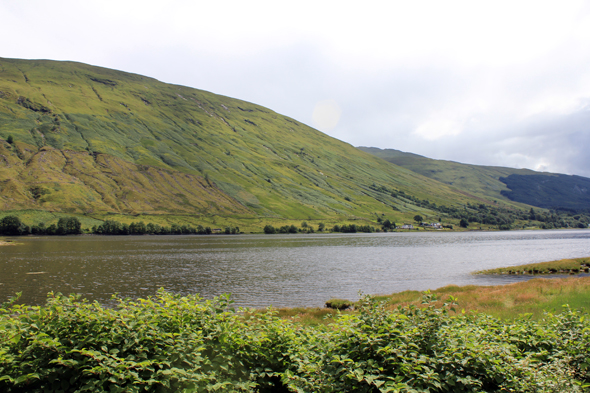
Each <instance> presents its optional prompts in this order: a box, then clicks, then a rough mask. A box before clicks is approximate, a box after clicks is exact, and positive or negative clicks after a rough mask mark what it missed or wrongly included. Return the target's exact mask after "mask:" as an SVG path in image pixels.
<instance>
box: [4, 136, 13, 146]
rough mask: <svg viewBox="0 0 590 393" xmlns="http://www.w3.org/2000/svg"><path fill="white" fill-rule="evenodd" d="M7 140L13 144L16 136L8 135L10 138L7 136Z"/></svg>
mask: <svg viewBox="0 0 590 393" xmlns="http://www.w3.org/2000/svg"><path fill="white" fill-rule="evenodd" d="M6 142H8V143H10V144H11V145H12V144H13V143H14V138H13V137H12V135H8V138H6Z"/></svg>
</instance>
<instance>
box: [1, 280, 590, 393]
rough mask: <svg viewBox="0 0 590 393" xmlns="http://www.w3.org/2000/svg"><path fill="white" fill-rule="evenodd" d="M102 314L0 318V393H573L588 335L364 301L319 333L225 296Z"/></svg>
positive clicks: (586, 375)
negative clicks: (240, 307) (242, 307)
mask: <svg viewBox="0 0 590 393" xmlns="http://www.w3.org/2000/svg"><path fill="white" fill-rule="evenodd" d="M115 300H116V305H115V306H114V307H110V308H109V307H103V306H101V305H100V304H98V303H89V302H87V301H85V300H81V299H80V298H79V297H76V296H73V295H72V296H69V297H64V296H61V295H53V294H50V295H49V296H48V300H47V303H46V305H45V306H42V307H33V306H24V305H19V304H16V302H15V301H14V300H13V301H12V302H11V303H9V304H4V305H2V306H0V391H2V392H8V393H12V392H23V391H27V392H57V391H67V392H82V391H111V392H177V391H186V392H189V391H190V392H202V391H203V392H205V391H227V392H236V391H243V392H283V391H284V392H286V391H291V392H407V393H409V392H500V391H511V392H580V391H582V388H583V387H582V384H585V383H588V382H589V381H590V370H589V367H588V364H589V363H588V360H587V359H589V358H590V356H589V355H590V322H589V320H588V318H586V316H585V315H582V314H581V313H579V312H573V311H571V310H570V309H568V308H566V309H565V311H564V312H562V313H561V314H557V315H551V314H548V315H547V317H546V319H545V320H544V321H534V320H531V319H527V318H521V319H517V320H515V321H512V322H504V321H501V320H498V319H495V318H492V317H490V316H487V315H484V314H480V315H458V316H451V315H449V313H448V312H447V310H448V309H449V308H450V307H452V306H453V304H454V299H452V298H451V299H449V300H450V301H449V302H447V303H446V304H445V305H444V306H443V307H441V308H437V307H434V305H433V304H434V302H435V301H436V300H437V299H436V297H435V296H434V295H431V294H429V293H426V294H425V297H424V305H423V307H421V308H420V307H406V308H398V309H397V310H393V311H391V310H387V309H385V306H384V305H383V304H382V303H378V302H377V301H376V300H375V299H374V298H371V297H364V298H362V299H361V300H360V301H359V302H358V303H357V310H358V311H357V312H355V313H347V314H340V315H339V316H338V317H337V319H336V320H334V321H333V323H331V324H330V325H327V326H325V325H315V326H303V325H296V324H293V323H292V322H289V321H286V320H282V319H280V318H278V317H277V314H276V313H275V312H273V311H272V310H270V309H269V310H267V311H266V312H248V313H238V312H235V311H233V310H232V308H231V305H232V302H231V300H230V299H229V297H228V296H221V297H218V298H215V299H213V300H203V299H201V298H199V297H198V296H196V295H191V296H179V295H172V294H169V293H166V292H164V291H163V290H160V291H159V292H158V293H157V295H156V296H155V297H153V298H148V299H138V300H135V301H133V300H129V299H125V300H122V299H115Z"/></svg>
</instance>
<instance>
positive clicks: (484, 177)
mask: <svg viewBox="0 0 590 393" xmlns="http://www.w3.org/2000/svg"><path fill="white" fill-rule="evenodd" d="M359 149H360V150H362V151H364V152H367V153H370V154H373V155H375V156H377V157H380V158H382V159H384V160H386V161H388V162H391V163H393V164H396V165H399V166H402V167H404V168H407V169H409V170H411V171H413V172H416V173H418V174H420V175H423V176H427V177H430V178H432V179H435V180H438V181H440V182H443V183H446V184H449V185H452V186H453V187H456V188H458V189H460V190H464V191H467V192H469V193H471V194H473V195H475V196H478V197H481V198H487V199H492V200H502V201H505V202H508V203H513V204H514V205H515V206H520V207H524V204H526V205H531V206H535V207H541V208H560V209H569V210H574V211H585V210H588V209H590V179H588V178H585V177H581V176H568V175H562V174H555V173H546V172H535V171H532V170H529V169H513V168H505V167H495V166H482V165H469V164H461V163H458V162H453V161H445V160H434V159H431V158H427V157H423V156H420V155H417V154H412V153H406V152H402V151H399V150H395V149H379V148H375V147H359Z"/></svg>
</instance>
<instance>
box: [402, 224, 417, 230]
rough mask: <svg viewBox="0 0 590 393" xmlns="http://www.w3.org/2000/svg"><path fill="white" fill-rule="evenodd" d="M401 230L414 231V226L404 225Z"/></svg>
mask: <svg viewBox="0 0 590 393" xmlns="http://www.w3.org/2000/svg"><path fill="white" fill-rule="evenodd" d="M401 229H414V226H413V225H412V224H404V225H402V227H401Z"/></svg>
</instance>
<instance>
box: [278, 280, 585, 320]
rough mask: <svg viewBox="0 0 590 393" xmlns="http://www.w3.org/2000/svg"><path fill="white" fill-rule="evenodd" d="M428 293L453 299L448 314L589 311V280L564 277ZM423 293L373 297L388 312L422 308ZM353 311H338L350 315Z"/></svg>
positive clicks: (319, 311) (291, 313) (316, 313)
mask: <svg viewBox="0 0 590 393" xmlns="http://www.w3.org/2000/svg"><path fill="white" fill-rule="evenodd" d="M431 293H433V294H435V295H437V297H438V299H439V300H438V301H437V302H436V303H435V304H436V306H438V307H442V305H443V303H444V302H445V301H446V300H448V298H449V296H453V297H454V298H456V299H457V303H458V305H456V306H455V307H454V308H455V310H454V311H450V312H451V314H462V313H480V312H482V313H486V314H489V315H492V316H495V317H497V318H502V319H514V318H517V317H519V316H521V315H524V314H530V315H531V317H532V318H534V319H539V318H542V317H543V315H544V312H545V311H548V312H559V311H560V310H561V309H562V306H564V305H569V306H570V307H571V308H574V309H582V310H588V309H590V277H567V278H559V279H547V278H535V279H532V280H529V281H523V282H518V283H513V284H507V285H495V286H475V285H466V286H463V287H460V286H457V285H449V286H446V287H442V288H439V289H436V290H433V291H431ZM422 296H423V293H422V292H419V291H404V292H399V293H394V294H391V295H380V296H375V297H374V298H375V299H376V300H378V301H381V302H385V303H386V305H387V307H388V308H389V309H391V310H393V309H396V308H398V307H407V306H409V305H415V306H417V307H424V305H422ZM278 312H279V316H280V317H282V318H285V319H289V320H291V321H293V322H298V323H302V324H306V325H315V324H327V323H329V322H330V321H331V319H330V318H326V317H327V316H328V315H330V316H335V315H337V314H338V311H336V310H331V309H328V308H281V309H279V310H278ZM354 312H355V311H354V310H352V311H341V313H343V314H346V313H354Z"/></svg>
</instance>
